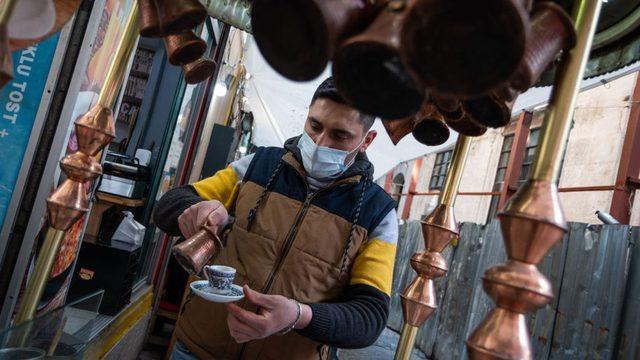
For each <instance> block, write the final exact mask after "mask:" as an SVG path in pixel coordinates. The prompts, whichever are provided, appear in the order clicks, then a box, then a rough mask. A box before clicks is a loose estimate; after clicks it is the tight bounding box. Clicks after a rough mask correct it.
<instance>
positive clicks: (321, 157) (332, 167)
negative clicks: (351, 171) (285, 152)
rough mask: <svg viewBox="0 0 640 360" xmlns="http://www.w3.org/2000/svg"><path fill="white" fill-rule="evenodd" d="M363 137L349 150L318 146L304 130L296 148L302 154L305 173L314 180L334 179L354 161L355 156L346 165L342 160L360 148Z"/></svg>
mask: <svg viewBox="0 0 640 360" xmlns="http://www.w3.org/2000/svg"><path fill="white" fill-rule="evenodd" d="M365 139H366V137H365V138H364V139H362V141H361V142H360V144H358V146H356V148H355V149H353V150H351V151H345V150H338V149H332V148H330V147H326V146H318V145H316V143H315V142H314V141H313V139H311V137H310V136H309V135H307V132H306V131H304V132H303V133H302V136H301V137H300V140H298V149H300V153H301V154H302V163H303V165H304V169H305V170H306V171H307V175H309V176H310V177H312V178H314V179H316V180H324V181H327V180H334V179H336V178H337V177H339V176H340V175H342V173H343V172H344V171H345V170H346V169H347V168H348V167H349V166H351V164H353V162H354V161H355V156H354V157H353V158H352V159H351V160H350V161H349V164H348V165H345V164H344V162H345V160H346V159H347V157H348V156H349V155H351V154H353V153H354V152H356V151H358V149H360V146H362V144H363V143H364V140H365Z"/></svg>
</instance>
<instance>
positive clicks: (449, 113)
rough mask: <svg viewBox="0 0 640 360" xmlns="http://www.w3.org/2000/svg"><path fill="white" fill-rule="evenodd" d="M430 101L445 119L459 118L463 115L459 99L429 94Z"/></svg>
mask: <svg viewBox="0 0 640 360" xmlns="http://www.w3.org/2000/svg"><path fill="white" fill-rule="evenodd" d="M431 101H432V102H433V104H434V105H435V106H436V108H437V109H438V111H439V112H440V114H442V116H444V118H445V119H450V120H459V119H460V118H462V115H464V112H463V111H462V106H461V105H460V100H459V99H456V98H453V97H449V96H441V95H438V94H431Z"/></svg>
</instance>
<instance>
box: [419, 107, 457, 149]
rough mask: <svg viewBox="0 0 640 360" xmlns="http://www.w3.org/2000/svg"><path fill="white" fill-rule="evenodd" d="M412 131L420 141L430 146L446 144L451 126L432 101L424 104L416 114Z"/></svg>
mask: <svg viewBox="0 0 640 360" xmlns="http://www.w3.org/2000/svg"><path fill="white" fill-rule="evenodd" d="M412 133H413V137H414V138H415V139H416V140H418V142H420V143H422V144H424V145H428V146H436V145H441V144H444V143H445V142H446V141H447V139H449V134H450V132H449V127H447V125H446V124H445V122H444V117H443V116H442V115H441V114H440V113H439V112H438V110H437V109H436V107H435V106H434V105H433V104H432V103H431V102H427V103H426V104H425V105H423V106H422V109H421V110H420V111H419V112H418V114H416V117H415V125H414V127H413V132H412Z"/></svg>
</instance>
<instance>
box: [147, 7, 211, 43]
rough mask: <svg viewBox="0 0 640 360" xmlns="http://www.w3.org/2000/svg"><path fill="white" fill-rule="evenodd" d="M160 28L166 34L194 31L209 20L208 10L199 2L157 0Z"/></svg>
mask: <svg viewBox="0 0 640 360" xmlns="http://www.w3.org/2000/svg"><path fill="white" fill-rule="evenodd" d="M157 1H158V5H159V10H160V11H159V12H160V27H161V29H162V32H163V33H164V34H165V35H166V34H179V33H180V32H182V31H183V30H188V29H193V28H194V27H196V26H198V25H200V24H202V22H203V21H204V20H205V19H206V18H207V9H206V8H205V7H204V5H202V4H201V3H200V2H199V1H198V0H157Z"/></svg>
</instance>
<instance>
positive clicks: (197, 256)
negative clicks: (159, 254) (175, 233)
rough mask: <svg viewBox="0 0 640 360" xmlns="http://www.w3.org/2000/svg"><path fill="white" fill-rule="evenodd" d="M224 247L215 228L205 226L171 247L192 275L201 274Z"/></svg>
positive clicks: (177, 258)
mask: <svg viewBox="0 0 640 360" xmlns="http://www.w3.org/2000/svg"><path fill="white" fill-rule="evenodd" d="M220 249H222V241H220V238H219V237H218V235H217V234H216V233H215V231H214V230H211V229H210V228H208V227H206V226H204V227H203V228H202V229H201V230H200V231H198V232H197V233H196V234H195V235H194V236H192V237H190V238H189V239H187V240H185V241H183V242H181V243H180V244H178V245H176V246H174V247H173V248H172V249H171V252H172V253H173V256H175V258H176V261H178V263H179V264H180V266H182V267H183V268H184V269H185V270H186V271H187V272H189V273H190V274H192V275H197V274H199V273H200V272H201V271H202V269H203V268H204V267H205V265H207V264H208V263H209V260H211V259H212V258H213V257H214V256H215V255H216V254H217V253H218V251H220Z"/></svg>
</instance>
